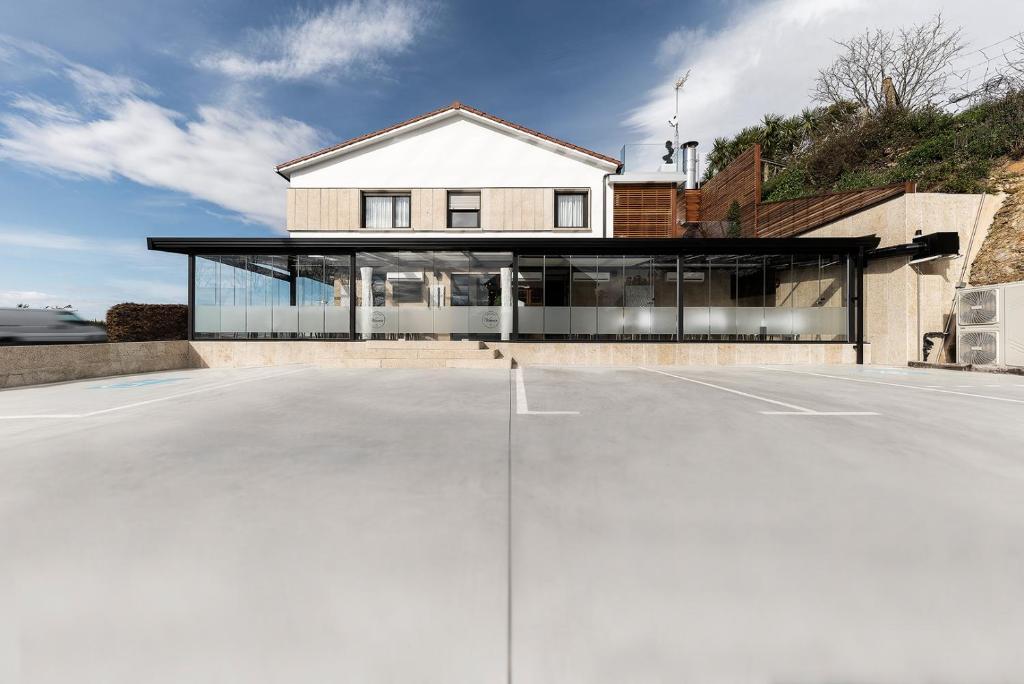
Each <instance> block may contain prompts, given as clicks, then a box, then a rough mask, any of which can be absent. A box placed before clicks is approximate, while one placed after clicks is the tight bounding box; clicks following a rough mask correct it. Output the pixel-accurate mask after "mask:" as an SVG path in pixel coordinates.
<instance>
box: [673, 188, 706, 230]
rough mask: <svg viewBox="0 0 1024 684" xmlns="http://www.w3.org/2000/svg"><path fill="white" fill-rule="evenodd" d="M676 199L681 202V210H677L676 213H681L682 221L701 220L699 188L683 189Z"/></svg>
mask: <svg viewBox="0 0 1024 684" xmlns="http://www.w3.org/2000/svg"><path fill="white" fill-rule="evenodd" d="M678 200H679V201H681V202H682V207H680V208H681V210H682V211H677V213H678V214H682V216H683V220H684V221H686V222H687V223H693V222H696V221H700V220H701V213H700V201H701V192H700V190H683V191H682V193H680V195H679V196H678Z"/></svg>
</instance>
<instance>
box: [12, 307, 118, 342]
mask: <svg viewBox="0 0 1024 684" xmlns="http://www.w3.org/2000/svg"><path fill="white" fill-rule="evenodd" d="M106 341H107V333H106V332H104V330H103V329H102V328H99V327H97V326H95V325H92V324H91V323H89V322H88V321H86V320H83V319H82V318H80V317H79V316H78V314H76V313H74V312H72V311H66V310H60V309H4V308H0V344H36V343H47V344H53V343H59V342H63V343H68V342H106Z"/></svg>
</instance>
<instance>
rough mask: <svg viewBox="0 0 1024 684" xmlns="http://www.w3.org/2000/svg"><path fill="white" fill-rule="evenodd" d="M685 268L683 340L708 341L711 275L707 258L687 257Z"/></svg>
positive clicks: (709, 331)
mask: <svg viewBox="0 0 1024 684" xmlns="http://www.w3.org/2000/svg"><path fill="white" fill-rule="evenodd" d="M682 268H683V273H682V277H683V285H682V289H683V331H682V332H683V339H684V340H706V339H708V336H709V335H710V334H711V317H710V316H711V310H710V309H709V308H708V307H709V305H710V296H711V287H710V285H711V274H710V263H709V262H708V259H707V257H703V256H687V257H683V260H682Z"/></svg>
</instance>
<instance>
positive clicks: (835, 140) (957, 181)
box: [705, 90, 1024, 201]
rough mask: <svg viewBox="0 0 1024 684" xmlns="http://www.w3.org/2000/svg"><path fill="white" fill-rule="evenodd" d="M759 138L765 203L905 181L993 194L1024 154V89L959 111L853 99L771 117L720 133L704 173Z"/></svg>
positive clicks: (942, 189) (712, 171)
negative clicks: (1002, 172)
mask: <svg viewBox="0 0 1024 684" xmlns="http://www.w3.org/2000/svg"><path fill="white" fill-rule="evenodd" d="M754 143H759V144H760V145H761V156H762V159H764V160H765V161H766V180H765V183H764V186H763V199H764V200H765V201H774V200H785V199H793V198H796V197H804V196H808V195H816V194H821V193H825V192H833V191H840V190H854V189H859V188H868V187H873V186H879V185H888V184H890V183H896V182H901V181H915V182H917V184H918V190H919V191H921V192H951V193H973V192H984V191H992V190H994V189H995V187H994V184H996V183H997V182H998V179H997V178H994V177H993V173H994V171H995V170H996V168H997V167H998V166H999V165H1000V164H1002V163H1004V162H1006V161H1007V160H1013V159H1020V158H1022V157H1024V91H1021V90H1014V91H1011V92H1009V93H1006V94H1004V95H1002V96H1000V97H997V98H994V99H990V100H988V101H985V102H982V103H979V104H976V105H974V106H973V107H971V108H969V109H966V110H964V111H962V112H959V113H957V114H951V113H948V112H945V111H942V110H940V109H939V108H937V107H931V106H928V107H922V108H918V109H916V110H908V109H905V108H900V107H891V108H882V109H880V110H878V111H874V112H869V111H866V110H865V109H864V108H863V107H860V106H858V105H856V104H853V103H846V102H841V103H838V104H832V105H829V106H823V107H817V108H813V109H805V110H804V111H803V112H802V113H801V114H799V115H796V116H790V117H783V116H779V115H776V114H768V115H766V116H765V117H764V118H763V119H762V121H761V122H760V123H759V124H757V125H754V126H750V127H748V128H745V129H743V130H742V131H740V133H739V134H738V135H736V136H735V137H733V138H718V139H716V140H715V142H714V145H713V147H712V150H711V152H709V154H708V157H707V162H708V166H707V172H706V174H705V178H710V177H711V176H713V175H714V174H715V173H717V172H718V171H719V170H721V169H722V168H724V167H725V166H726V165H728V163H729V162H730V161H732V159H734V158H735V157H736V155H738V154H739V153H740V152H742V151H743V150H745V149H746V148H747V147H749V146H750V145H752V144H754Z"/></svg>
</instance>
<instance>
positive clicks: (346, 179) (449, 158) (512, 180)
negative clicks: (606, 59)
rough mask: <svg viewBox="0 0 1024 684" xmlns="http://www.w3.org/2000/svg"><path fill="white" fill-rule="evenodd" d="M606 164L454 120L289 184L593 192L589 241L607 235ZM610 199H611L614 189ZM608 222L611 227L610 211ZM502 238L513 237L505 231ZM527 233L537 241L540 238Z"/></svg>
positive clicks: (304, 173) (298, 174)
mask: <svg viewBox="0 0 1024 684" xmlns="http://www.w3.org/2000/svg"><path fill="white" fill-rule="evenodd" d="M608 166H609V165H600V163H599V162H597V160H595V162H594V163H591V162H589V161H583V160H582V159H581V158H580V156H579V155H578V154H576V153H573V152H572V151H571V150H568V149H566V150H565V152H564V153H563V152H561V151H555V150H554V149H553V148H552V147H551V146H549V145H545V144H544V143H542V142H540V141H538V140H537V139H536V138H533V137H532V136H528V135H527V134H525V133H524V134H522V137H520V136H519V135H518V134H511V133H509V132H506V131H504V130H499V129H498V128H496V127H495V126H491V125H488V124H486V123H483V122H478V121H476V120H470V119H469V118H467V117H465V116H458V115H456V116H451V117H448V118H445V119H442V120H440V121H438V122H435V123H432V124H429V125H427V126H423V127H421V128H419V129H416V130H413V131H409V132H407V133H405V134H402V135H399V136H396V137H392V138H388V139H384V140H381V141H379V142H375V143H373V144H370V145H367V146H365V147H362V148H359V149H356V150H354V151H351V152H348V153H346V154H343V155H341V156H339V157H337V158H334V159H328V160H325V161H323V162H321V163H319V164H316V165H313V166H310V167H308V168H305V169H301V170H296V171H294V172H293V173H292V174H291V187H292V188H358V189H363V190H388V189H394V190H407V189H411V188H444V189H476V188H565V189H569V188H589V189H590V207H589V212H590V227H591V232H589V233H585V232H584V233H580V232H576V233H573V234H572V235H576V236H580V237H590V236H600V235H601V234H602V221H603V212H602V208H601V201H602V197H604V196H605V193H604V192H603V191H602V188H603V185H604V181H605V174H607V173H609V171H611V170H612V169H609V168H608ZM607 198H608V201H610V199H611V193H610V192H608V193H607ZM608 223H609V225H610V224H611V217H610V214H609V216H608ZM336 234H337V235H339V236H347V235H350V233H336ZM357 234H361V235H365V234H366V232H365V231H362V232H360V233H357ZM392 234H393V233H392ZM483 234H484V235H486V234H487V233H486V232H483ZM330 235H334V233H331V234H327V233H324V232H323V231H319V232H317V234H316V236H317V237H328V236H330ZM417 235H418V236H423V237H426V236H427V235H428V234H426V233H423V232H420V231H418V232H417ZM439 235H447V233H439ZM461 235H462V236H463V237H464V236H465V234H464V233H463V234H461ZM500 235H502V236H503V237H510V236H512V234H511V233H509V232H507V231H504V232H501V233H500ZM526 235H529V236H533V237H536V236H537V233H536V232H531V233H527V234H526ZM395 237H400V235H395Z"/></svg>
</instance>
